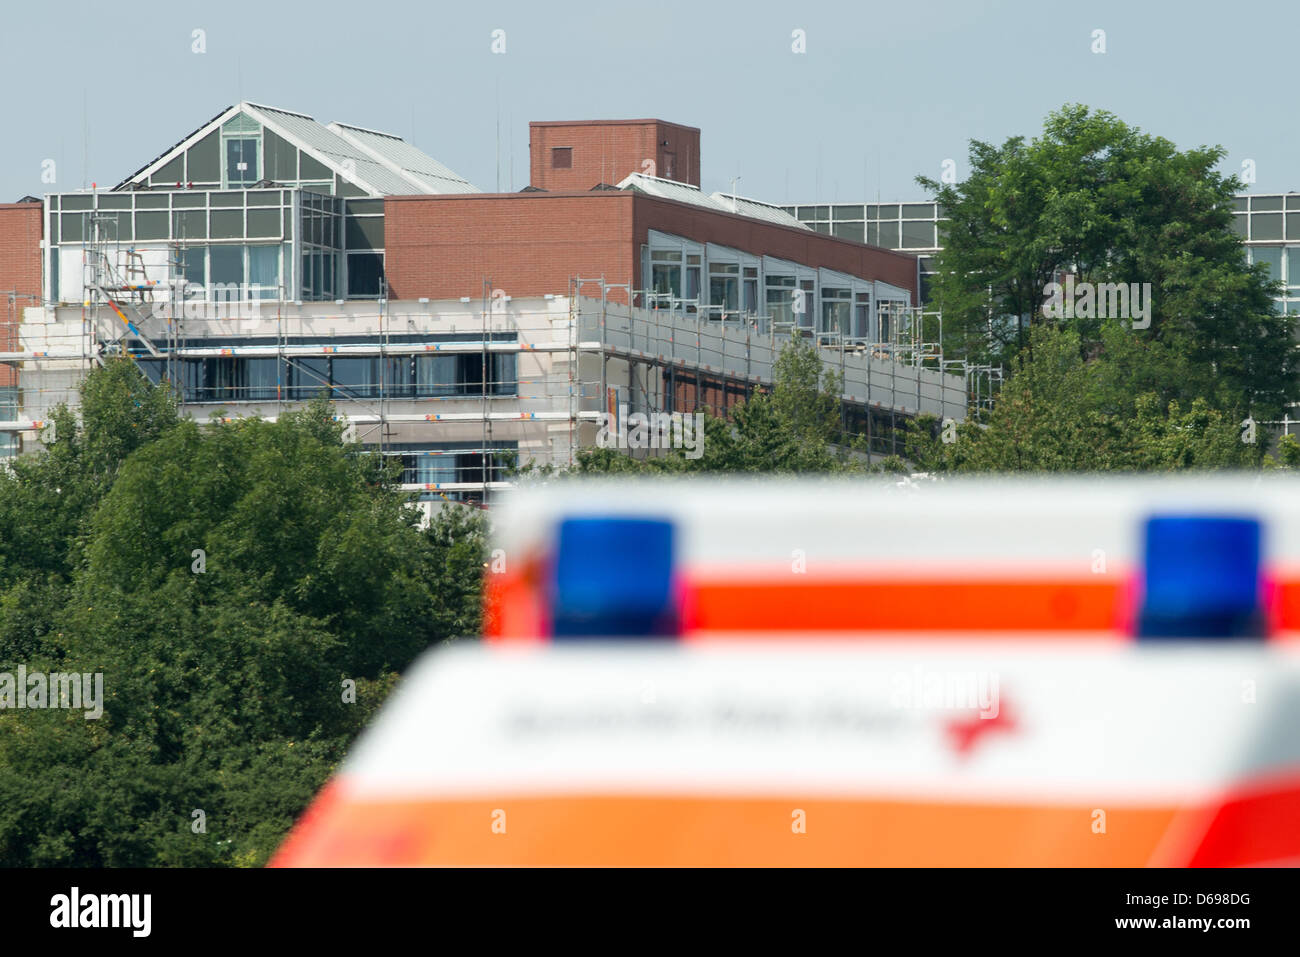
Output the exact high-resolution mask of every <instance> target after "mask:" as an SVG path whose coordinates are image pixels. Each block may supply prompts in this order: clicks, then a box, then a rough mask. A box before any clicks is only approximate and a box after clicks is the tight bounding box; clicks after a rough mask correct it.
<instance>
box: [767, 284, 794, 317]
mask: <svg viewBox="0 0 1300 957" xmlns="http://www.w3.org/2000/svg"><path fill="white" fill-rule="evenodd" d="M794 283H795V280H794V276H773V275H772V274H770V273H769V274H768V277H767V312H768V315H770V316H771V317H772V321H773V322H794V310H793V305H794V292H795V289H794Z"/></svg>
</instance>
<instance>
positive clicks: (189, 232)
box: [172, 209, 208, 240]
mask: <svg viewBox="0 0 1300 957" xmlns="http://www.w3.org/2000/svg"><path fill="white" fill-rule="evenodd" d="M172 235H173V236H175V237H176V238H177V239H182V238H184V239H187V240H189V239H207V238H208V213H207V210H204V209H187V210H183V211H180V212H175V213H172Z"/></svg>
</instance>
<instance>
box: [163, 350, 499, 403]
mask: <svg viewBox="0 0 1300 957" xmlns="http://www.w3.org/2000/svg"><path fill="white" fill-rule="evenodd" d="M487 358H488V369H489V373H488V381H487V383H486V389H487V394H488V395H491V396H513V395H517V394H518V392H519V384H518V376H517V373H516V368H517V363H516V361H515V360H516V356H515V355H513V354H510V353H497V354H493V355H489V356H488V357H487ZM137 361H138V365H139V366H140V368H141V370H142V371H143V372H144V374H145V375H146V376H147V377H148V378H149V380H150V381H151V382H153V383H155V384H157V383H159V382H161V381H162V379H163V378H164V377H167V376H168V375H169V374H170V375H172V376H174V377H175V378H176V379H177V380H179V381H180V382H181V383H183V386H184V397H185V401H187V402H267V401H275V400H276V399H277V398H279V399H285V400H303V399H310V398H313V397H315V396H317V395H328V396H329V397H331V398H334V399H370V398H379V397H380V395H381V394H382V395H383V396H385V397H387V398H392V399H426V398H455V397H472V396H477V395H482V394H483V391H484V382H483V355H482V354H481V353H465V354H462V355H433V356H427V355H420V356H389V357H385V358H380V357H379V356H335V357H329V358H326V357H315V356H313V357H310V358H286V359H279V358H276V357H274V356H269V357H266V358H261V357H242V356H221V357H214V358H201V359H198V358H185V359H174V360H172V366H171V370H170V373H169V369H168V361H167V360H165V359H150V358H141V359H139V360H137ZM381 369H382V370H383V371H382V373H381ZM381 375H382V384H381Z"/></svg>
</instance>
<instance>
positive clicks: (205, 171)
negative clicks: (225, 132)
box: [188, 130, 221, 183]
mask: <svg viewBox="0 0 1300 957" xmlns="http://www.w3.org/2000/svg"><path fill="white" fill-rule="evenodd" d="M220 148H221V136H220V134H218V132H217V131H216V130H213V131H212V132H211V133H209V134H208V135H207V136H205V137H203V139H201V140H199V141H198V142H197V143H195V144H194V145H193V146H191V147H190V149H189V168H188V176H189V181H190V182H191V183H219V182H221V159H220Z"/></svg>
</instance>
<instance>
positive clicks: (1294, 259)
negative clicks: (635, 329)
mask: <svg viewBox="0 0 1300 957" xmlns="http://www.w3.org/2000/svg"><path fill="white" fill-rule="evenodd" d="M782 208H783V209H784V210H785V211H786V212H787V213H789V214H790V215H792V216H795V217H797V218H798V219H799V220H800V221H801V222H803V223H806V224H807V225H808V226H810V227H812V228H813V229H815V230H817V231H818V232H822V233H826V234H828V235H832V236H840V237H843V238H844V239H852V240H854V241H856V242H865V243H870V244H872V245H876V246H883V247H885V248H886V249H893V250H897V251H900V252H911V253H916V254H917V259H918V273H919V277H920V292H921V302H922V303H923V304H924V303H929V301H930V287H931V281H932V277H933V276H934V268H933V266H934V255H933V254H934V253H937V252H938V251H939V250H940V249H941V248H942V246H943V224H944V222H945V217H944V215H943V210H942V208H940V206H939V204H938V203H936V202H933V201H930V202H924V203H883V204H882V203H863V204H857V203H854V204H850V205H834V206H785V207H782ZM1233 229H1234V230H1235V231H1236V233H1237V235H1238V236H1240V237H1241V241H1242V242H1243V243H1244V244H1245V246H1246V249H1247V257H1248V259H1249V260H1250V261H1251V262H1257V263H1259V262H1262V263H1264V264H1266V265H1267V266H1268V271H1269V276H1270V278H1272V279H1277V280H1281V281H1282V283H1283V292H1282V295H1281V296H1279V297H1278V298H1277V300H1276V302H1277V310H1278V312H1281V313H1289V314H1291V315H1300V193H1280V194H1261V195H1244V196H1238V197H1236V198H1235V199H1234V200H1233Z"/></svg>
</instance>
